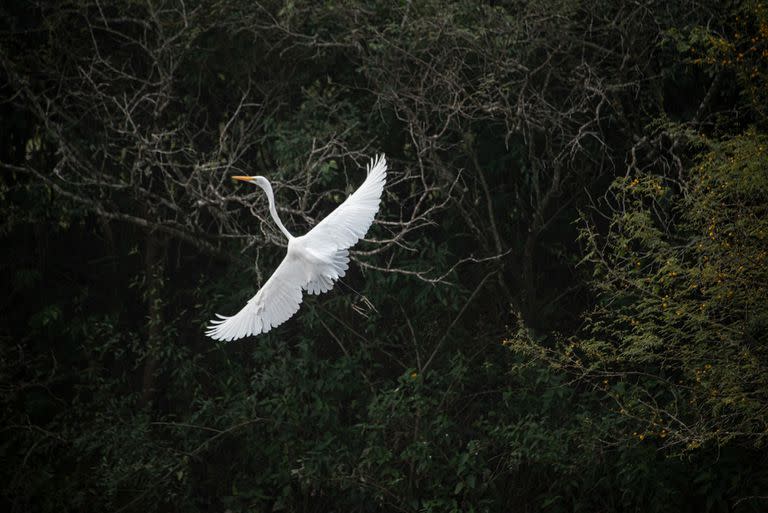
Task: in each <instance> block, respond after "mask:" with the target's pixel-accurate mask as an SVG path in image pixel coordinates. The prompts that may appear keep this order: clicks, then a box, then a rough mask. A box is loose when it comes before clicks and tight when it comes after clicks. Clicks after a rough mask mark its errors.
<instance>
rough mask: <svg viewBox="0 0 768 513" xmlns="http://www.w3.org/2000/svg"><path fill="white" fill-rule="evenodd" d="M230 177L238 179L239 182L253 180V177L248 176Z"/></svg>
mask: <svg viewBox="0 0 768 513" xmlns="http://www.w3.org/2000/svg"><path fill="white" fill-rule="evenodd" d="M232 179H233V180H240V181H241V182H250V181H251V180H253V178H252V177H250V176H233V177H232Z"/></svg>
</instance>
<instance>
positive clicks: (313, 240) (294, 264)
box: [206, 156, 387, 340]
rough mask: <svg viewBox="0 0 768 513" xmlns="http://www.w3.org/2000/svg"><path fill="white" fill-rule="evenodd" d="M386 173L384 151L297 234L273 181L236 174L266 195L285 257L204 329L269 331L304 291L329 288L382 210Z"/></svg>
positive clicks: (229, 334) (219, 333)
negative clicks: (357, 182)
mask: <svg viewBox="0 0 768 513" xmlns="http://www.w3.org/2000/svg"><path fill="white" fill-rule="evenodd" d="M386 174H387V163H386V160H385V158H384V156H381V157H378V158H376V159H374V160H372V161H371V164H370V165H369V166H368V175H367V176H366V179H365V181H364V182H363V184H362V185H361V186H360V187H359V188H358V189H357V190H356V191H355V192H354V193H353V194H351V195H350V196H349V197H348V198H347V199H346V200H345V201H344V203H342V204H341V205H339V206H338V207H337V208H336V210H334V211H333V212H331V213H330V214H329V215H328V216H327V217H326V218H325V219H323V220H322V221H320V223H318V224H317V225H316V226H315V227H314V228H312V229H311V230H310V231H309V232H307V233H306V234H304V235H301V236H299V237H294V236H293V235H291V233H290V232H289V231H288V230H287V229H286V228H285V226H284V225H283V223H282V221H281V220H280V217H279V216H278V215H277V209H276V208H275V202H274V194H273V192H272V187H271V185H270V184H269V182H268V181H267V180H266V179H265V178H264V177H261V176H255V177H251V176H248V177H235V178H237V179H238V180H242V181H247V182H253V183H255V184H256V185H259V186H260V187H261V188H262V189H264V192H265V193H266V194H267V199H268V200H269V211H270V213H271V214H272V218H273V219H274V221H275V224H277V226H278V228H280V230H281V231H282V232H283V234H284V235H285V236H286V238H287V239H288V248H287V251H286V254H285V258H283V261H282V262H281V263H280V265H279V266H278V267H277V269H275V272H274V273H273V274H272V276H270V277H269V279H268V280H267V281H266V283H264V285H263V286H262V287H261V289H260V290H259V291H258V292H257V293H256V295H255V296H253V297H252V298H251V299H250V300H249V301H248V303H247V304H246V305H245V307H243V309H242V310H240V311H239V312H238V313H237V314H235V315H233V316H232V317H224V316H221V315H218V314H217V316H218V317H219V319H218V320H214V321H211V325H210V326H209V327H208V331H207V332H206V334H207V335H208V336H210V337H211V338H214V339H216V340H236V339H238V338H242V337H246V336H249V335H258V334H259V333H266V332H267V331H269V330H270V329H272V328H274V327H276V326H279V325H280V324H282V323H283V322H285V321H286V320H288V319H289V318H290V317H292V316H293V314H295V313H296V312H297V311H298V309H299V305H300V304H301V301H302V291H304V290H306V291H307V292H308V293H310V294H320V293H323V292H327V291H329V290H330V289H331V288H332V287H333V284H334V282H335V281H336V280H338V279H339V278H341V277H343V276H344V275H345V274H346V271H347V269H348V268H349V252H348V248H349V247H351V246H352V245H354V244H355V243H356V242H357V241H358V240H359V239H361V238H362V237H364V236H365V234H366V232H367V231H368V228H369V227H370V226H371V224H372V223H373V218H374V216H375V215H376V212H377V211H378V209H379V202H380V199H381V194H382V191H383V189H384V183H385V180H386Z"/></svg>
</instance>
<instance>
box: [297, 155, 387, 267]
mask: <svg viewBox="0 0 768 513" xmlns="http://www.w3.org/2000/svg"><path fill="white" fill-rule="evenodd" d="M367 172H368V175H367V176H366V177H365V181H364V182H363V183H362V185H360V187H358V188H357V190H356V191H355V192H353V193H352V194H350V195H349V197H348V198H347V199H346V200H344V202H343V203H342V204H341V205H339V206H338V207H336V209H335V210H334V211H333V212H331V213H330V214H328V216H326V218H325V219H323V220H322V221H320V222H319V223H318V224H317V225H316V226H315V227H314V228H312V229H311V230H310V231H309V232H307V234H306V235H304V238H305V239H306V240H307V244H308V246H309V247H310V248H312V249H314V250H316V251H319V252H327V251H328V250H334V249H337V250H338V249H347V248H349V247H351V246H352V245H354V244H355V243H356V242H357V241H358V240H360V239H362V238H363V237H365V234H366V233H367V232H368V229H369V228H370V227H371V224H373V218H374V216H375V215H376V212H378V210H379V203H380V202H381V194H382V191H383V190H384V183H385V182H386V179H387V159H386V158H385V157H384V155H379V156H377V157H375V158H373V159H371V163H370V164H369V165H368V168H367Z"/></svg>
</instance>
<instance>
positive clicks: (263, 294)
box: [205, 254, 306, 341]
mask: <svg viewBox="0 0 768 513" xmlns="http://www.w3.org/2000/svg"><path fill="white" fill-rule="evenodd" d="M301 265H302V264H301V262H300V261H299V260H298V259H296V258H295V257H294V256H292V255H290V254H288V255H286V256H285V258H284V259H283V261H282V262H281V263H280V265H279V266H278V267H277V269H275V272H274V273H273V274H272V276H270V277H269V279H268V280H267V282H266V283H265V284H264V286H263V287H261V289H259V291H258V292H257V293H256V295H255V296H253V297H252V298H251V299H250V300H248V303H246V305H245V306H244V307H243V308H242V310H240V311H239V312H238V313H236V314H235V315H233V316H232V317H225V316H223V315H219V314H216V316H217V317H218V318H219V319H217V320H213V321H211V322H210V324H209V326H208V330H207V331H206V332H205V334H206V335H208V336H209V337H211V338H213V339H215V340H226V341H230V340H235V339H238V338H242V337H247V336H249V335H258V334H259V333H266V332H268V331H269V330H271V329H272V328H274V327H277V326H279V325H280V324H282V323H283V322H285V321H287V320H288V319H290V318H291V317H292V316H293V314H295V313H296V312H297V311H298V310H299V305H300V304H301V300H302V297H301V289H302V286H304V285H305V282H306V279H305V276H306V273H305V272H304V270H303V269H302V268H301Z"/></svg>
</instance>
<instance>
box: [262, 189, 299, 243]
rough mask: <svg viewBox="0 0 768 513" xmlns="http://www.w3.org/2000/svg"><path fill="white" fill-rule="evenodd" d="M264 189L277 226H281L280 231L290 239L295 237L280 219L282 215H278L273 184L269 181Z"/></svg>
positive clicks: (270, 211)
mask: <svg viewBox="0 0 768 513" xmlns="http://www.w3.org/2000/svg"><path fill="white" fill-rule="evenodd" d="M263 189H264V192H265V193H266V195H267V200H268V201H269V213H270V214H272V219H273V220H274V221H275V224H276V225H277V227H278V228H280V231H281V232H283V235H285V236H286V238H288V240H291V239H293V235H291V232H289V231H288V229H287V228H286V227H285V225H284V224H283V222H282V221H281V220H280V216H278V215H277V208H275V194H274V193H273V192H272V185H271V184H270V183H269V182H267V186H266V187H263Z"/></svg>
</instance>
